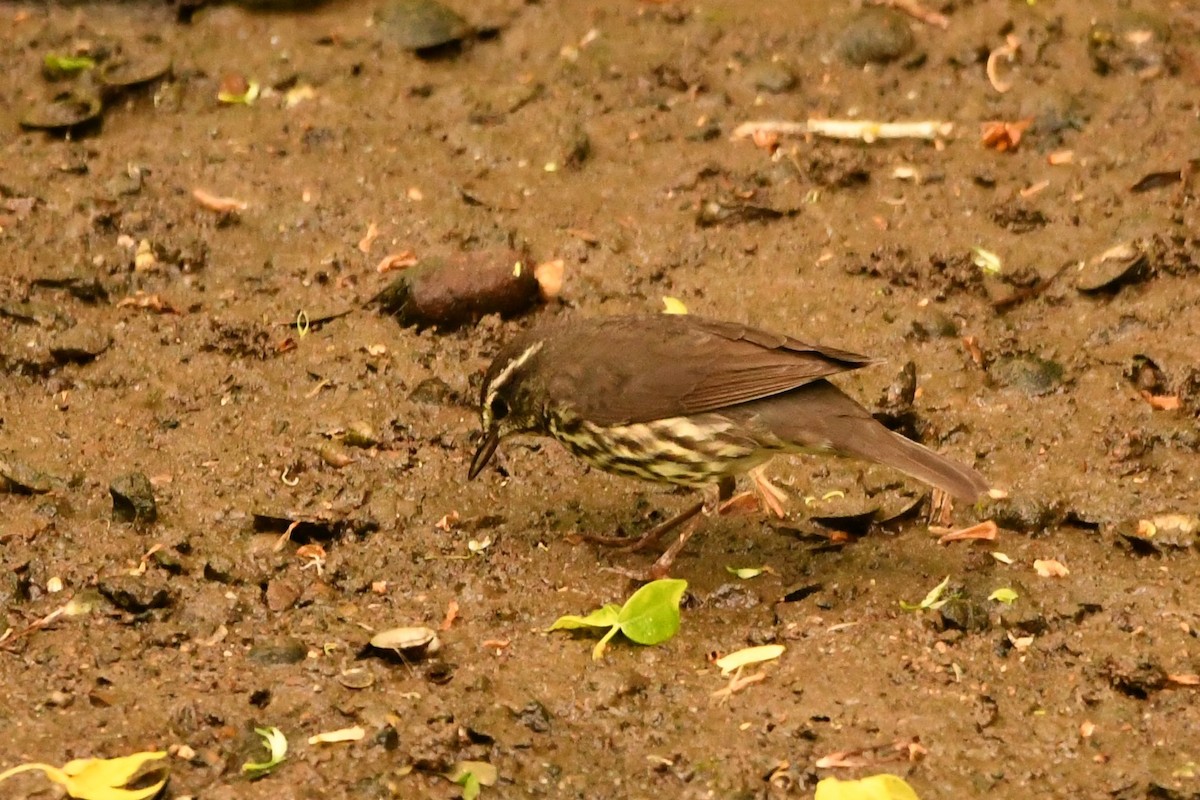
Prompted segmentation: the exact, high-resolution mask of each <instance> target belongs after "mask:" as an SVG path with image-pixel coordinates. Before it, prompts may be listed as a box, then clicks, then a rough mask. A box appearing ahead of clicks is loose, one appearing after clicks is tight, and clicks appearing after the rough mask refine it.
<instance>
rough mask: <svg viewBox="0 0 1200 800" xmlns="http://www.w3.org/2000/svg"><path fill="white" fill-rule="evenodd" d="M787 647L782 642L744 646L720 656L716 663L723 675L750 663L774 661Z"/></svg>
mask: <svg viewBox="0 0 1200 800" xmlns="http://www.w3.org/2000/svg"><path fill="white" fill-rule="evenodd" d="M786 649H787V648H786V647H784V646H783V645H781V644H764V645H759V646H758V647H744V648H742V649H741V650H734V651H733V652H732V653H730V654H729V655H726V656H722V657H721V658H718V659H717V660H716V661H715V662H713V663H715V664H716V665H717V666H718V667H720V669H721V674H722V675H728V674H729V673H731V672H734V671H735V670H739V669H741V668H742V667H745V666H749V665H750V664H760V663H762V662H764V661H773V660H775V659H777V658H779V657H780V656H781V655H783V652H784V650H786Z"/></svg>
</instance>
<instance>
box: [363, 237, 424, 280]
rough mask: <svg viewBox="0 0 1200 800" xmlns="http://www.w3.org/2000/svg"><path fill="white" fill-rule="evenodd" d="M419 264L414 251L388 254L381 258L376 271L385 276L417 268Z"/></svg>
mask: <svg viewBox="0 0 1200 800" xmlns="http://www.w3.org/2000/svg"><path fill="white" fill-rule="evenodd" d="M360 247H361V244H360ZM364 252H365V251H364ZM419 262H420V259H419V258H417V257H416V255H415V254H414V253H413V251H412V250H401V251H400V252H399V253H388V254H387V255H386V256H384V257H383V258H381V259H380V260H379V263H378V264H376V265H375V271H376V272H378V273H380V274H383V273H385V272H392V271H394V270H398V269H407V268H408V267H415V266H416V265H417V264H418V263H419Z"/></svg>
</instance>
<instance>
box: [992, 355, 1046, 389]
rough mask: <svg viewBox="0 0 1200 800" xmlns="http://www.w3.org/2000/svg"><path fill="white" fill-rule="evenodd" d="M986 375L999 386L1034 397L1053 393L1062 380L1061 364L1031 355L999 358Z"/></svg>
mask: <svg viewBox="0 0 1200 800" xmlns="http://www.w3.org/2000/svg"><path fill="white" fill-rule="evenodd" d="M988 373H989V374H990V375H991V377H992V380H994V381H996V382H997V383H998V384H1000V385H1001V386H1006V387H1008V388H1011V389H1018V390H1020V391H1022V392H1024V393H1025V394H1028V395H1033V396H1035V397H1037V396H1039V395H1044V394H1049V393H1050V392H1053V391H1054V390H1055V389H1057V388H1058V387H1059V386H1061V385H1062V382H1063V378H1064V370H1063V367H1062V365H1061V364H1059V363H1058V362H1056V361H1050V360H1049V359H1045V358H1039V357H1037V356H1032V355H1015V356H1005V357H1002V358H999V359H997V360H996V361H995V362H993V363H992V365H991V367H989V369H988Z"/></svg>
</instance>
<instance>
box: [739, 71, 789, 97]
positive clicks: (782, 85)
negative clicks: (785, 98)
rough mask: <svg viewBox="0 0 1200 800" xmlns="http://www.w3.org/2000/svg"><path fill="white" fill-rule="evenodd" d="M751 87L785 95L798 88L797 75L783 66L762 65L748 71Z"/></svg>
mask: <svg viewBox="0 0 1200 800" xmlns="http://www.w3.org/2000/svg"><path fill="white" fill-rule="evenodd" d="M746 78H747V80H749V81H750V85H751V86H753V87H754V88H755V89H757V90H758V91H762V92H770V93H771V94H783V93H784V92H790V91H791V90H792V89H794V88H796V73H794V72H792V71H791V70H790V69H788V68H787V67H785V66H784V65H783V64H776V63H770V64H762V65H759V66H756V67H751V68H750V69H748V70H746Z"/></svg>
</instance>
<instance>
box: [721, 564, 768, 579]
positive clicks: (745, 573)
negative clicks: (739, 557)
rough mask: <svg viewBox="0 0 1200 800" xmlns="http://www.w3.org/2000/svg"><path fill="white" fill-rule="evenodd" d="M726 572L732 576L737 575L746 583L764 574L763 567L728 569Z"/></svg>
mask: <svg viewBox="0 0 1200 800" xmlns="http://www.w3.org/2000/svg"><path fill="white" fill-rule="evenodd" d="M725 571H726V572H728V573H729V574H730V575H736V576H737V577H739V578H741V579H742V580H744V581H745V580H749V579H751V578H757V577H758V576H759V575H762V574H763V568H762V567H726V568H725Z"/></svg>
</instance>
